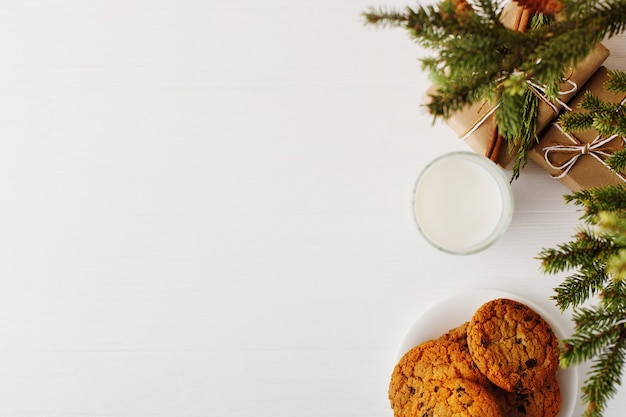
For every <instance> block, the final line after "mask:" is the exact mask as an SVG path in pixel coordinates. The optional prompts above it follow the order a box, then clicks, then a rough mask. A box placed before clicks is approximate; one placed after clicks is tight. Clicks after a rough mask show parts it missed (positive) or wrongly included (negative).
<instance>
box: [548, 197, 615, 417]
mask: <svg viewBox="0 0 626 417" xmlns="http://www.w3.org/2000/svg"><path fill="white" fill-rule="evenodd" d="M565 199H566V202H568V203H572V204H574V205H577V206H580V207H583V208H584V213H583V215H582V217H581V220H583V221H584V223H586V225H585V226H584V227H583V226H581V227H580V228H579V231H578V233H577V234H576V235H575V236H574V237H573V239H572V240H571V241H569V242H566V243H563V244H561V245H558V246H557V247H556V248H549V249H543V250H542V251H541V252H540V253H539V256H538V257H539V259H540V260H541V267H542V270H543V271H544V272H545V273H551V274H554V273H558V272H563V271H567V272H570V275H569V276H568V277H566V278H565V280H564V282H563V283H562V284H561V285H560V286H559V287H557V288H555V292H556V295H555V296H554V297H553V298H554V299H555V300H556V303H557V305H558V306H559V307H560V308H561V310H563V311H565V310H567V309H569V308H572V309H573V310H574V312H573V320H574V324H575V326H574V333H573V334H572V336H571V337H570V338H568V339H566V340H565V341H563V346H562V350H561V365H562V366H564V367H568V366H574V365H578V364H581V363H583V362H586V361H591V367H590V370H589V373H588V375H587V379H586V380H585V383H584V384H583V387H582V394H583V395H582V400H583V402H584V403H585V404H586V405H587V409H586V414H585V415H586V416H588V417H601V416H602V413H603V412H604V410H605V408H606V405H607V402H608V400H609V399H611V398H612V397H613V396H614V395H615V394H616V392H617V391H616V390H617V387H618V386H619V385H620V383H621V376H622V373H623V370H624V366H625V362H626V280H624V279H623V278H624V277H625V276H626V185H614V186H606V187H599V188H592V189H588V190H583V191H579V192H575V193H572V194H569V195H567V196H566V197H565ZM589 301H596V304H595V305H592V306H591V307H590V306H588V305H586V303H587V302H589Z"/></svg>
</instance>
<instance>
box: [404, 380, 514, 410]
mask: <svg viewBox="0 0 626 417" xmlns="http://www.w3.org/2000/svg"><path fill="white" fill-rule="evenodd" d="M413 416H415V417H503V414H502V412H501V410H500V406H499V404H498V403H497V401H496V400H495V398H493V396H492V395H491V394H490V393H489V391H488V390H487V389H486V388H485V387H483V386H482V385H479V384H477V383H475V382H472V381H468V380H465V379H459V378H452V379H444V380H429V381H426V382H425V383H424V390H423V392H422V394H420V398H419V402H418V403H417V404H415V405H414V414H413ZM507 417H508V416H507Z"/></svg>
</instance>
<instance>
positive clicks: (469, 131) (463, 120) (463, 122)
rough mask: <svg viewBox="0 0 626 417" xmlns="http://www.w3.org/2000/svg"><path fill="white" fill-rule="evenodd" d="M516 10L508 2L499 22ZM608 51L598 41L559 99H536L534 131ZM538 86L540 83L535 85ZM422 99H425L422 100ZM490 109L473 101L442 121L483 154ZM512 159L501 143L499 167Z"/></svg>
mask: <svg viewBox="0 0 626 417" xmlns="http://www.w3.org/2000/svg"><path fill="white" fill-rule="evenodd" d="M516 12H517V6H516V3H514V2H512V3H510V4H508V5H507V6H506V7H505V9H504V11H503V13H502V23H503V24H504V25H505V26H507V27H509V28H510V27H512V26H513V22H514V20H515V14H516ZM608 56H609V50H608V49H607V48H606V47H605V46H604V45H602V44H600V43H599V44H598V45H596V47H595V48H594V49H593V50H592V51H591V53H590V54H589V55H588V56H587V57H586V58H585V59H583V60H582V61H581V62H579V63H578V65H577V66H576V68H575V69H574V70H573V71H572V73H571V76H570V77H569V79H568V80H567V82H564V83H563V84H562V86H561V89H560V90H561V92H562V94H560V95H559V101H560V103H559V102H556V103H550V104H548V103H546V102H544V101H542V100H540V103H539V108H538V114H537V134H539V133H541V131H542V130H543V129H544V128H545V127H546V126H547V125H548V124H549V123H550V122H551V121H552V120H554V118H555V117H556V116H557V115H558V112H560V111H561V109H562V108H563V106H562V103H567V102H568V101H569V100H570V99H571V98H572V97H573V96H574V94H576V91H577V89H579V88H580V87H581V86H582V85H583V84H585V82H587V80H588V79H589V77H591V76H592V75H593V74H594V73H595V72H596V70H597V69H598V68H599V67H600V66H601V65H602V63H603V62H604V61H605V60H606V59H607V58H608ZM537 87H538V88H539V89H540V88H541V87H540V86H537ZM432 94H435V89H434V88H433V87H431V89H429V91H428V92H427V96H428V95H432ZM425 100H426V101H427V100H428V98H426V99H425ZM492 110H494V108H493V106H492V105H491V104H488V103H476V104H474V105H472V106H467V107H466V108H464V109H462V110H460V111H458V112H456V113H454V114H453V115H452V116H451V117H449V118H448V119H446V120H445V122H446V124H447V125H448V126H449V127H450V128H451V129H452V130H453V131H454V132H455V133H456V134H457V135H459V138H462V139H463V140H465V142H467V144H468V145H469V146H470V148H472V149H473V150H474V152H476V153H478V154H481V155H485V154H486V153H487V147H488V146H489V142H490V137H491V134H492V132H493V128H494V120H493V119H494V116H493V114H492V113H493V111H492ZM512 160H513V156H511V155H510V154H509V152H508V147H507V145H503V146H502V147H501V149H500V153H499V154H498V158H497V162H498V164H499V165H500V166H502V167H506V166H507V165H509V164H510V163H511V161H512Z"/></svg>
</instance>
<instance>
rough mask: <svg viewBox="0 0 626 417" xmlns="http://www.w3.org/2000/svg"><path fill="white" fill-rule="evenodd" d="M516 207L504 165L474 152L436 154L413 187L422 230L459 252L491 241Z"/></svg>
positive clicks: (440, 245) (465, 252)
mask: <svg viewBox="0 0 626 417" xmlns="http://www.w3.org/2000/svg"><path fill="white" fill-rule="evenodd" d="M513 207H514V202H513V190H512V188H511V184H510V182H509V179H508V178H507V177H506V175H505V174H504V171H503V170H502V169H501V168H500V167H499V166H498V165H496V164H495V163H494V162H492V161H491V160H489V159H488V158H486V157H484V156H481V155H478V154H476V153H473V152H452V153H448V154H445V155H442V156H440V157H438V158H436V159H434V160H433V161H432V162H430V163H429V164H428V165H427V166H426V167H425V168H424V169H423V170H422V172H421V174H420V175H419V177H418V179H417V181H416V183H415V188H414V190H413V215H414V219H415V222H416V224H417V228H418V229H419V231H420V232H421V234H422V236H424V238H425V239H426V240H427V241H428V242H429V243H430V244H431V245H433V246H434V247H436V248H437V249H439V250H442V251H444V252H447V253H450V254H454V255H469V254H473V253H477V252H480V251H482V250H484V249H486V248H488V247H489V246H491V245H492V244H493V243H494V242H495V241H496V240H498V238H500V236H501V235H502V234H503V233H504V232H505V231H506V229H507V228H508V226H509V223H510V222H511V218H512V217H513Z"/></svg>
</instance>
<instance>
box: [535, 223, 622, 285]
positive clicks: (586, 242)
mask: <svg viewBox="0 0 626 417" xmlns="http://www.w3.org/2000/svg"><path fill="white" fill-rule="evenodd" d="M616 251H617V249H616V248H615V247H614V245H613V244H612V242H611V241H610V240H608V239H606V238H605V237H603V236H598V235H597V234H596V233H595V232H593V231H592V230H590V229H587V228H580V229H579V232H578V234H577V235H576V236H575V238H574V239H573V240H571V241H569V242H566V243H563V244H560V245H558V246H557V248H550V249H543V250H542V251H541V252H540V253H539V256H538V258H539V259H540V260H541V269H542V270H543V272H544V273H546V274H555V273H557V272H563V271H567V270H570V269H574V268H577V267H581V266H590V265H594V264H595V263H596V262H600V263H602V262H603V261H605V260H606V259H608V258H609V257H611V256H613V255H614V254H615V253H616Z"/></svg>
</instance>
